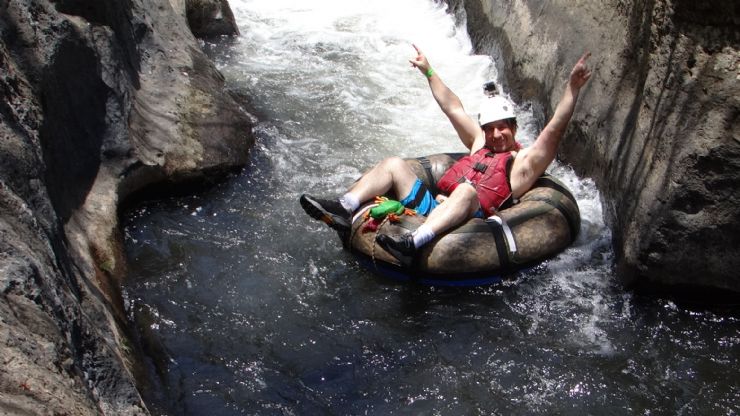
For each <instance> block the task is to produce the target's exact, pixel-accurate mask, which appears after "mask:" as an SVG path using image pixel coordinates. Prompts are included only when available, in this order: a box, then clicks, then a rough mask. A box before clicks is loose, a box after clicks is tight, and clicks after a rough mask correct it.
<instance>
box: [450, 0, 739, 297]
mask: <svg viewBox="0 0 740 416" xmlns="http://www.w3.org/2000/svg"><path fill="white" fill-rule="evenodd" d="M448 3H449V4H450V5H451V8H452V10H453V11H454V12H455V13H456V14H457V15H458V16H459V17H460V18H461V19H467V22H468V30H469V32H470V33H471V37H472V38H473V41H474V44H475V46H476V48H477V49H478V51H479V52H481V53H485V54H490V55H491V56H493V58H494V60H495V62H496V64H497V65H498V66H499V68H500V69H501V70H502V71H503V73H504V74H505V76H506V79H505V84H506V85H505V86H504V88H505V89H506V90H507V91H508V92H510V93H511V94H513V95H514V96H515V97H517V98H518V99H519V100H520V101H529V102H532V103H533V108H535V110H536V112H537V113H538V114H537V115H538V118H539V119H540V120H542V121H543V122H544V121H545V120H546V119H547V118H548V117H549V115H551V114H552V112H553V110H554V108H555V105H556V104H557V101H558V100H559V98H560V95H561V93H562V87H563V83H564V81H565V79H566V77H567V74H568V72H569V70H570V68H571V67H572V65H573V64H574V63H575V61H576V60H577V59H578V57H579V56H580V54H582V53H583V51H586V50H588V51H591V52H592V53H593V57H592V59H591V65H592V66H593V67H594V74H593V77H592V80H591V81H590V85H588V86H587V87H586V88H585V90H584V91H582V93H581V97H580V99H579V105H578V108H577V110H576V114H575V116H574V119H573V121H572V123H571V126H570V128H569V131H568V134H567V136H566V138H565V140H564V142H563V143H562V145H561V149H560V154H559V157H560V158H561V159H562V160H563V161H564V162H566V163H569V164H571V165H573V166H574V167H575V168H576V170H577V171H578V172H579V173H580V174H582V175H585V176H590V177H593V178H594V179H595V180H596V181H597V184H598V185H599V189H600V190H601V192H602V196H603V199H604V206H605V215H606V216H607V220H608V222H609V223H610V225H611V227H612V230H613V235H614V243H615V248H616V251H617V255H618V264H617V267H618V273H619V275H620V277H622V278H623V280H624V281H625V283H627V284H628V285H636V286H637V287H638V288H639V287H661V288H667V289H671V290H673V289H675V290H678V289H682V288H683V289H686V288H688V289H689V290H692V291H695V290H700V289H710V290H711V289H719V290H723V291H733V292H735V293H740V274H738V273H737V270H739V269H740V251H738V248H739V247H740V215H737V212H740V195H739V193H740V191H739V189H740V186H738V185H740V169H738V168H740V139H739V137H740V128H739V127H738V112H739V111H738V109H739V108H740V82H738V79H740V78H738V65H740V52H739V51H738V45H739V44H740V39H739V38H740V32H739V31H738V30H737V27H738V23H740V5H738V3H737V2H734V1H729V0H727V1H725V0H712V1H709V2H692V1H688V0H656V1H648V2H643V1H632V0H630V1H609V2H578V3H577V4H575V3H573V2H570V1H566V0H556V1H541V0H527V1H522V2H510V1H500V0H485V1H484V0H450V1H448Z"/></svg>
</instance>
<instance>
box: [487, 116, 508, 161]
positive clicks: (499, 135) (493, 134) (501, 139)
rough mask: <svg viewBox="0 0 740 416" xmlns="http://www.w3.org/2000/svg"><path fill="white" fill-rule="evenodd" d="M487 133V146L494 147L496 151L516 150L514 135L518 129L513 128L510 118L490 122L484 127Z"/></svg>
mask: <svg viewBox="0 0 740 416" xmlns="http://www.w3.org/2000/svg"><path fill="white" fill-rule="evenodd" d="M482 128H483V133H484V134H485V135H486V146H487V147H488V148H489V149H493V151H494V153H502V152H507V151H511V150H514V148H515V145H514V143H515V141H514V135H515V134H516V129H515V128H512V126H511V123H509V121H508V120H499V121H494V122H492V123H488V124H486V125H484V126H483V127H482Z"/></svg>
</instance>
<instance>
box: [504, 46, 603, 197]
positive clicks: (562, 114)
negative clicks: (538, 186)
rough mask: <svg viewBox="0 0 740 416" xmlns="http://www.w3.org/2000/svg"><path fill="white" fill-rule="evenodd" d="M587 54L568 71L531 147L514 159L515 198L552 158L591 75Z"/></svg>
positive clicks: (513, 185)
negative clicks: (545, 121)
mask: <svg viewBox="0 0 740 416" xmlns="http://www.w3.org/2000/svg"><path fill="white" fill-rule="evenodd" d="M590 56H591V53H589V52H587V53H585V54H584V55H583V56H581V58H580V59H579V60H578V62H577V63H576V65H575V66H574V67H573V70H571V72H570V77H569V79H568V83H567V84H566V86H565V91H564V92H563V97H562V98H561V99H560V102H559V103H558V105H557V107H556V108H555V114H553V116H552V118H551V119H550V121H549V122H548V123H547V125H546V126H545V128H544V129H543V130H542V132H541V133H540V135H539V136H537V139H536V140H535V142H534V144H532V146H530V147H528V148H527V149H525V150H523V151H521V152H520V155H519V157H517V158H516V160H515V161H514V166H513V167H512V172H511V187H512V191H513V193H514V196H515V197H519V196H521V194H523V193H524V192H526V191H528V190H529V187H531V185H532V183H534V181H535V180H537V178H539V177H540V176H541V175H542V174H543V173H544V172H545V170H546V169H547V167H548V166H549V165H550V163H552V161H553V160H554V159H555V155H556V154H557V151H558V145H559V144H560V140H561V139H562V138H563V134H565V129H566V128H567V127H568V123H569V122H570V119H571V117H572V116H573V110H574V109H575V107H576V102H577V101H578V94H579V92H580V91H581V87H583V85H585V84H586V81H588V79H589V78H590V77H591V70H590V69H589V68H588V66H586V60H587V59H588V58H589V57H590Z"/></svg>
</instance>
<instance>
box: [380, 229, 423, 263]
mask: <svg viewBox="0 0 740 416" xmlns="http://www.w3.org/2000/svg"><path fill="white" fill-rule="evenodd" d="M377 241H378V245H380V246H381V247H383V249H384V250H385V251H387V252H389V253H390V254H391V255H392V256H393V257H395V258H396V259H398V261H399V262H401V265H403V266H404V267H411V266H412V265H413V264H414V256H415V255H416V246H415V245H414V239H413V237H411V234H410V233H409V234H403V235H387V234H379V235H378V239H377Z"/></svg>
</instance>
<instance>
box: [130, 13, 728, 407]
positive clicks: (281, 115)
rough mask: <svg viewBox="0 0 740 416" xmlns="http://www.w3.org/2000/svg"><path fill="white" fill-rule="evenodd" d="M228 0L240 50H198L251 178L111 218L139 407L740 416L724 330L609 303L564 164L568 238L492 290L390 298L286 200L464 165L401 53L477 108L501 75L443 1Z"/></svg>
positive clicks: (594, 223) (608, 258) (580, 184)
mask: <svg viewBox="0 0 740 416" xmlns="http://www.w3.org/2000/svg"><path fill="white" fill-rule="evenodd" d="M230 3H231V5H232V8H233V9H234V11H235V14H236V17H237V20H238V22H239V25H240V30H241V36H240V37H239V38H238V39H236V40H233V41H231V42H227V41H224V42H220V43H217V44H211V43H206V44H204V48H205V49H206V50H207V51H208V52H209V53H210V54H211V56H212V57H213V58H214V60H215V61H216V62H217V63H218V66H219V68H220V69H221V71H222V72H223V73H224V74H225V76H226V78H227V80H228V83H229V85H230V87H231V88H232V89H234V90H236V91H239V92H241V93H244V94H245V95H246V96H248V97H250V100H251V105H252V106H253V107H254V110H255V112H256V113H257V114H258V115H259V117H260V120H261V121H260V122H259V123H257V125H256V126H255V128H254V133H255V135H256V137H257V143H256V146H255V148H254V149H253V151H252V152H251V156H250V162H249V164H248V166H247V167H246V168H245V169H244V170H243V171H242V172H241V173H239V174H237V175H234V176H233V177H232V178H230V179H229V180H228V181H226V182H225V183H222V184H220V185H218V186H216V187H215V188H214V189H211V190H209V191H206V192H203V193H200V194H198V195H193V196H188V197H180V198H169V199H164V200H160V201H155V202H150V203H147V204H144V205H141V206H138V207H136V208H134V209H132V210H130V211H129V212H128V213H126V214H125V217H124V232H125V239H126V250H127V254H128V257H129V261H130V276H129V279H128V283H127V286H126V288H125V292H126V294H125V296H126V304H127V308H128V310H129V313H130V315H131V319H132V320H133V321H135V325H136V326H137V328H138V329H139V332H140V334H141V337H142V340H143V341H144V344H145V345H146V346H147V349H148V353H149V354H150V356H151V362H152V363H153V368H154V369H155V371H156V377H155V383H154V384H153V385H152V386H151V388H149V389H147V391H146V392H145V393H146V395H147V398H148V401H149V405H150V406H151V407H152V409H154V410H155V413H166V414H177V415H235V414H259V415H271V414H275V415H318V414H336V415H345V414H372V415H386V414H439V415H463V414H465V415H468V414H473V415H475V414H677V415H694V414H711V415H724V414H726V415H734V414H737V413H738V406H739V403H740V383H739V380H740V376H739V375H738V374H739V372H738V370H740V366H739V365H738V362H737V358H738V351H739V349H738V346H739V345H740V331H739V329H740V325H739V324H738V319H737V318H736V317H734V316H733V315H727V314H720V313H717V312H707V311H696V310H690V309H685V308H682V307H679V306H677V305H676V304H674V303H672V302H670V301H664V300H644V299H639V298H637V297H635V296H633V295H631V294H629V293H627V292H625V291H624V290H623V289H622V288H621V287H620V285H619V283H618V278H617V276H615V274H614V272H613V270H612V261H613V254H612V248H611V246H610V232H609V229H608V228H607V227H606V226H605V225H604V223H603V220H602V212H601V204H600V202H599V194H598V190H597V189H596V188H595V186H594V185H593V183H592V182H591V181H589V180H582V179H579V178H577V177H576V176H575V175H574V174H573V173H572V171H571V170H570V169H569V168H567V167H564V166H558V165H555V166H553V167H552V169H551V171H552V173H554V174H555V175H557V176H558V177H560V178H561V179H563V180H564V181H565V182H566V184H567V185H568V186H569V187H570V188H571V190H572V191H573V192H574V194H575V195H576V197H577V199H578V201H579V205H580V208H581V212H582V217H583V223H582V227H581V233H580V236H579V238H578V240H577V241H576V243H575V244H574V245H573V246H572V247H571V248H569V249H567V250H566V251H565V252H564V253H562V254H561V255H559V256H557V257H556V258H554V259H552V260H549V261H547V262H544V263H543V264H542V265H541V266H539V267H536V268H535V269H532V270H528V271H526V272H522V273H519V274H518V275H516V276H515V278H514V280H513V282H512V283H509V284H506V285H501V286H492V287H482V288H471V289H445V288H430V287H421V288H419V287H410V286H406V285H400V284H396V283H393V282H390V281H388V280H385V279H384V278H382V277H379V276H376V275H374V274H373V273H371V272H370V271H367V270H365V269H362V268H361V267H360V266H359V265H358V263H357V262H356V261H355V259H354V258H353V257H352V255H351V254H350V253H348V252H346V251H344V250H342V248H341V244H340V242H339V240H338V238H336V235H335V233H334V232H333V231H331V230H329V229H328V228H327V227H325V226H324V225H323V224H321V223H318V222H315V221H312V220H310V219H309V218H308V217H307V216H306V215H305V214H304V213H303V211H302V210H301V208H300V206H299V204H298V197H299V196H300V194H301V193H304V192H309V193H312V194H315V195H336V194H339V193H341V192H342V191H343V190H344V189H345V188H346V186H348V185H349V184H350V183H351V182H352V181H353V180H355V179H356V178H357V177H358V176H359V175H360V173H361V172H362V171H363V170H364V169H366V168H368V167H370V166H372V164H374V163H375V162H377V161H378V160H380V159H381V158H383V157H385V156H390V155H401V156H420V155H425V154H431V153H437V152H442V151H462V150H464V149H463V148H462V145H461V144H460V143H459V141H458V139H457V137H456V135H455V133H454V131H453V130H452V128H451V127H450V125H449V123H448V122H447V121H446V119H445V118H444V116H443V115H442V113H441V112H440V110H439V109H438V108H437V107H436V104H435V103H434V101H433V99H432V98H431V95H430V93H429V91H428V87H427V83H426V80H425V79H424V77H423V76H422V75H421V74H420V73H419V72H418V71H417V70H415V69H413V68H411V67H410V65H409V63H408V59H410V58H411V57H413V56H414V51H413V48H412V46H411V44H412V43H416V44H417V45H418V46H419V47H420V48H422V49H423V50H424V51H425V52H426V53H427V56H428V57H429V59H430V61H431V62H432V64H433V65H434V67H435V69H436V70H437V72H438V73H439V74H441V75H442V77H443V78H444V79H445V81H446V82H447V83H448V84H449V85H450V86H451V88H452V89H453V90H454V91H456V92H457V93H458V95H459V96H460V97H461V98H462V100H463V102H464V103H466V105H467V109H468V111H470V112H471V114H473V113H475V110H476V103H477V102H478V100H479V99H480V98H481V97H482V95H481V85H482V84H483V83H484V82H485V81H487V80H490V79H496V78H497V76H498V75H497V74H496V73H495V69H494V67H493V65H492V62H491V60H490V58H488V57H484V56H476V55H473V54H472V51H471V45H470V40H469V39H468V38H467V35H466V34H465V30H464V28H460V27H456V25H455V23H454V20H453V18H452V17H451V16H449V15H448V14H447V13H446V10H445V9H444V7H443V6H441V5H437V4H434V3H433V2H432V1H430V0H404V1H388V0H374V1H367V2H360V1H354V0H336V1H313V2H295V1H287V0H239V1H236V0H232V1H231V2H230ZM519 110H520V113H521V116H520V131H519V134H518V136H519V137H518V138H519V139H520V140H521V141H522V142H524V143H525V144H526V143H531V141H532V139H533V137H534V136H535V135H536V132H537V130H538V126H537V125H536V124H537V123H536V122H535V121H534V120H533V119H532V117H531V116H530V115H528V113H527V106H526V104H525V105H522V107H521V108H520V109H519Z"/></svg>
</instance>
